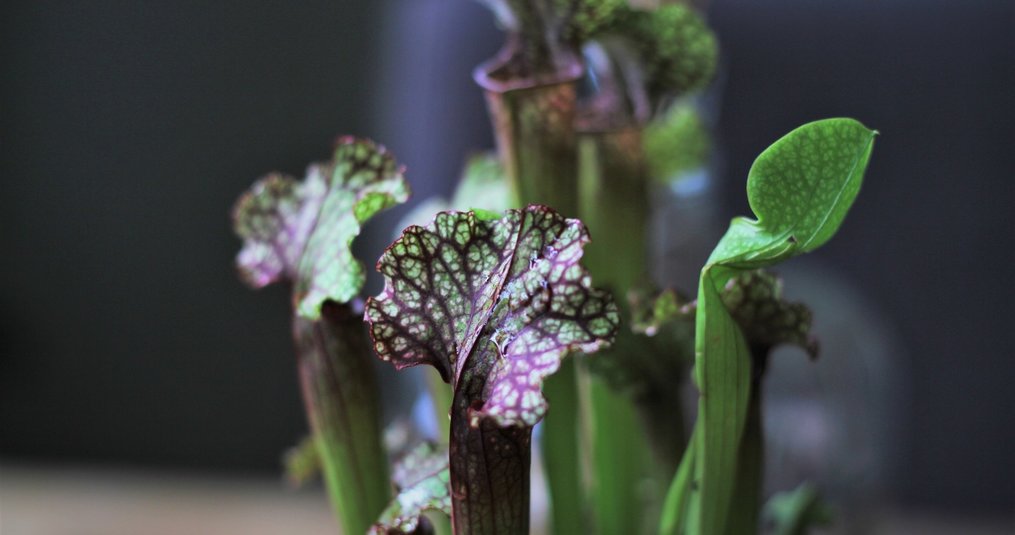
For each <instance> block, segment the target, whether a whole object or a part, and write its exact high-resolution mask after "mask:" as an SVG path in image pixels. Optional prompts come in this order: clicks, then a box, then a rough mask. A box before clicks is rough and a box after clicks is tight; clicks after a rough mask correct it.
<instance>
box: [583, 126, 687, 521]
mask: <svg viewBox="0 0 1015 535" xmlns="http://www.w3.org/2000/svg"><path fill="white" fill-rule="evenodd" d="M578 147H579V149H578V154H579V158H578V162H579V165H578V169H579V188H580V189H579V191H580V194H579V198H580V209H579V214H580V216H581V218H582V220H583V221H584V222H585V224H586V225H588V227H589V232H590V233H591V236H592V242H591V243H590V244H589V245H588V246H587V247H586V251H587V252H586V256H585V262H586V265H587V266H588V267H589V270H590V271H591V272H592V273H593V274H594V276H595V277H596V282H597V283H598V284H603V285H606V286H607V287H610V288H612V289H613V290H614V295H615V297H616V298H617V302H618V303H621V304H622V305H623V304H624V303H626V300H625V299H624V298H625V296H626V295H627V292H628V291H629V290H631V288H632V287H634V286H635V285H636V284H638V283H639V282H640V281H641V280H642V279H643V278H644V277H645V276H646V275H647V271H648V270H647V269H646V264H647V258H648V251H647V242H648V230H647V227H648V215H649V206H648V193H647V191H646V189H647V176H646V169H645V165H644V158H643V156H642V151H641V132H640V130H639V129H638V128H636V127H633V126H632V127H626V128H624V127H622V128H616V129H611V130H608V131H595V132H582V133H581V134H580V135H579V142H578ZM631 336H633V335H632V334H631V333H630V331H629V330H625V331H622V332H621V333H620V334H619V335H618V340H617V342H615V344H614V348H613V349H611V350H610V351H609V352H606V353H604V354H601V355H597V356H596V358H599V359H618V360H620V361H622V360H623V359H625V358H627V357H626V355H625V354H624V352H625V351H628V350H632V349H633V348H636V347H638V346H637V344H635V343H631V342H629V341H627V340H626V338H627V337H631ZM583 381H584V382H585V383H586V384H587V388H586V389H585V390H584V391H585V392H587V396H588V403H589V405H590V409H591V410H590V411H589V412H588V418H589V420H590V421H589V422H588V427H589V428H590V430H591V447H592V474H593V475H592V479H593V488H592V498H591V500H592V503H593V510H594V511H595V513H596V519H595V520H596V527H597V528H598V531H599V533H600V534H602V535H612V534H622V533H632V532H635V530H634V529H632V528H633V527H634V526H632V519H633V518H632V511H638V512H639V515H638V517H645V516H651V515H645V511H646V509H647V508H652V507H653V506H657V505H658V504H657V503H653V502H658V500H656V499H654V497H653V496H652V494H653V493H646V487H645V485H646V484H653V483H658V484H659V485H658V486H659V489H660V492H661V489H662V488H664V487H663V486H662V485H663V484H664V483H663V481H662V480H659V481H653V479H652V477H653V476H657V475H658V476H662V477H663V478H665V480H666V481H669V478H670V476H671V475H672V470H675V467H676V461H674V462H672V463H666V464H665V465H664V466H666V468H664V469H663V470H659V469H658V468H655V469H654V468H653V466H652V463H651V460H652V457H653V455H652V454H653V452H652V448H651V447H650V445H649V442H648V441H647V439H646V430H645V429H644V428H643V426H642V425H640V422H642V421H643V420H644V419H645V411H644V410H643V409H642V408H638V407H636V406H635V405H634V403H633V402H632V400H631V399H630V397H628V396H626V395H622V394H620V393H618V392H615V391H613V390H612V389H611V388H610V387H609V386H608V385H607V384H605V383H604V382H603V381H602V380H601V379H599V378H597V377H591V376H590V377H586V378H584V379H583ZM670 409H671V410H670V412H669V415H670V418H667V419H665V420H663V421H657V422H652V427H650V429H652V428H653V427H654V426H663V427H666V428H667V429H666V433H667V434H672V433H673V432H674V429H670V428H671V427H673V428H676V429H679V431H678V432H680V433H682V426H683V422H682V421H680V420H679V419H678V420H676V421H672V419H673V417H674V416H676V417H679V415H680V407H679V405H677V406H676V407H671V408H670ZM650 417H651V415H650ZM677 440H680V439H677ZM667 455H672V452H667ZM661 471H666V472H668V473H666V474H660V473H659V472H661ZM638 527H639V528H640V529H644V528H646V527H647V525H641V526H638ZM653 527H654V526H653Z"/></svg>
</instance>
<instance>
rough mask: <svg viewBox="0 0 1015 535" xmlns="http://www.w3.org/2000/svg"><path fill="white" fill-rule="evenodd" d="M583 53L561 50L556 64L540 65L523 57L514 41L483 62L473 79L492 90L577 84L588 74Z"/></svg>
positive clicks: (501, 91)
mask: <svg viewBox="0 0 1015 535" xmlns="http://www.w3.org/2000/svg"><path fill="white" fill-rule="evenodd" d="M584 70H585V67H584V62H583V61H582V59H581V56H580V55H578V54H575V53H572V52H566V51H558V52H557V53H556V54H554V58H553V62H552V65H548V66H544V67H536V66H534V65H530V64H528V62H527V61H525V60H524V59H522V55H521V53H520V51H519V46H518V45H517V43H513V42H511V41H509V42H508V44H507V45H505V46H504V48H502V49H501V50H500V51H499V52H498V53H497V55H496V56H494V57H493V58H490V59H489V60H487V61H484V62H483V63H480V64H479V66H477V67H476V68H475V69H474V70H473V71H472V79H473V80H475V81H476V84H478V85H479V86H480V87H481V88H483V89H484V90H485V91H489V92H491V93H507V92H510V91H517V90H522V89H532V88H536V87H544V86H550V85H557V84H566V83H573V82H576V81H578V80H579V79H581V77H582V75H583V74H584Z"/></svg>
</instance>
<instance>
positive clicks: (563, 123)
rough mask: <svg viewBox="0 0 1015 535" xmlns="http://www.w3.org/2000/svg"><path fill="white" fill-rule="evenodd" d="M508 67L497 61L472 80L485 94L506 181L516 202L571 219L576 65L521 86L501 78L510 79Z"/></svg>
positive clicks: (573, 209) (479, 70)
mask: <svg viewBox="0 0 1015 535" xmlns="http://www.w3.org/2000/svg"><path fill="white" fill-rule="evenodd" d="M508 61H509V60H508V59H507V58H503V57H501V58H495V59H494V60H492V61H491V62H489V63H486V64H483V65H480V66H479V68H477V69H476V72H475V76H474V77H475V79H476V82H477V83H478V84H479V85H480V86H481V87H482V88H483V89H485V90H486V101H487V107H488V109H489V110H490V116H491V118H492V120H493V124H494V128H495V134H496V138H497V150H498V153H499V155H500V159H501V163H502V164H503V165H504V172H505V175H506V176H507V180H508V182H509V184H510V185H511V188H512V189H513V190H514V191H515V193H516V198H517V199H518V200H519V201H520V202H522V203H524V204H529V203H542V204H547V205H549V206H552V207H553V208H554V209H556V210H557V211H558V212H560V213H561V214H563V215H565V216H567V217H574V216H576V215H577V213H576V212H577V204H576V202H575V192H576V191H577V186H578V184H577V176H578V175H577V159H576V152H575V135H574V119H575V107H576V99H577V97H576V93H575V81H576V80H577V79H578V78H579V76H580V75H581V64H580V63H579V62H578V60H577V59H575V60H574V61H573V62H572V63H569V64H567V65H566V66H565V68H563V69H562V70H561V71H559V72H557V73H555V74H553V75H550V76H544V77H541V78H539V79H524V80H522V79H516V78H502V77H504V76H509V75H510V70H511V67H510V63H506V62H508Z"/></svg>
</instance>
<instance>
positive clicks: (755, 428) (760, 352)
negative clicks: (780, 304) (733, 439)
mask: <svg viewBox="0 0 1015 535" xmlns="http://www.w3.org/2000/svg"><path fill="white" fill-rule="evenodd" d="M770 349H771V348H769V347H762V348H758V347H754V348H751V354H752V356H753V358H752V364H753V367H754V375H753V378H752V380H751V395H750V398H749V400H748V405H747V420H746V421H745V422H744V431H743V434H742V435H741V436H740V448H739V450H738V452H737V477H736V483H735V484H734V487H733V498H732V500H731V501H730V511H733V512H735V514H732V515H730V517H729V520H728V521H727V523H726V534H727V535H753V534H754V533H757V532H758V513H759V511H760V510H761V493H762V488H763V484H764V463H765V436H764V422H763V419H762V414H761V394H762V392H761V386H762V381H761V379H762V375H763V370H764V367H765V361H767V359H768V352H769V350H770Z"/></svg>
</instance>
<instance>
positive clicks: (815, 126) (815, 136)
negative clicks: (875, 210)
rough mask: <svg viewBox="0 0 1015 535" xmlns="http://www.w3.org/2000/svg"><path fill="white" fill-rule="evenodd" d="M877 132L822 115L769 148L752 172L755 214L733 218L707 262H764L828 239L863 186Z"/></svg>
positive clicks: (749, 181)
mask: <svg viewBox="0 0 1015 535" xmlns="http://www.w3.org/2000/svg"><path fill="white" fill-rule="evenodd" d="M876 135H877V132H875V131H873V130H869V129H867V128H866V127H864V126H863V125H862V124H860V123H859V122H857V121H855V120H853V119H825V120H823V121H815V122H813V123H809V124H806V125H804V126H801V127H799V128H797V129H796V130H793V131H792V132H790V133H789V134H786V135H785V136H784V137H783V138H782V139H780V140H779V141H776V142H775V143H774V144H773V145H772V146H771V147H769V148H767V149H765V151H764V152H762V153H761V155H760V156H758V158H757V160H755V161H754V165H753V166H751V171H750V173H749V174H748V178H747V200H748V201H749V202H750V205H751V210H752V211H753V212H754V214H755V216H756V219H747V218H743V217H738V218H736V219H734V220H733V222H732V223H731V224H730V229H729V231H727V233H726V235H725V236H723V238H722V240H720V241H719V245H718V246H716V248H715V250H714V251H713V252H712V255H711V257H710V258H709V260H708V264H712V265H720V264H721V265H728V266H733V267H737V268H758V267H765V266H767V265H771V264H773V263H775V262H778V261H781V260H785V259H787V258H789V257H792V256H795V255H797V254H800V253H805V252H808V251H811V250H813V249H816V248H818V247H820V246H821V245H822V244H824V243H825V242H826V241H828V239H829V238H831V237H832V235H833V234H835V232H836V231H837V230H838V229H839V225H841V224H842V221H843V219H845V217H846V212H847V211H848V210H849V208H850V206H852V205H853V200H854V199H855V198H856V195H857V193H859V191H860V184H861V182H862V181H863V173H864V171H865V170H866V169H867V162H868V160H869V159H870V154H871V149H872V148H873V147H874V137H875V136H876Z"/></svg>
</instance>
